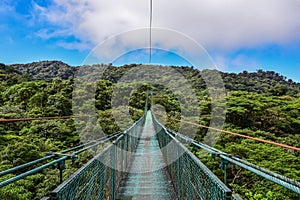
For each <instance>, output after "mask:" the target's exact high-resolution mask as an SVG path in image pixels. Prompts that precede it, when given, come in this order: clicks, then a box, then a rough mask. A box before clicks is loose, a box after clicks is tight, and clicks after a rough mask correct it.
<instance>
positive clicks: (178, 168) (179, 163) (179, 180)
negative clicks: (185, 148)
mask: <svg viewBox="0 0 300 200" xmlns="http://www.w3.org/2000/svg"><path fill="white" fill-rule="evenodd" d="M177 158H178V159H177V161H176V165H177V180H176V181H177V188H176V189H177V194H178V199H183V196H182V189H181V156H180V155H179V152H178V148H177Z"/></svg>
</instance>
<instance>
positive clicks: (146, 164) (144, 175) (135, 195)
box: [117, 112, 176, 200]
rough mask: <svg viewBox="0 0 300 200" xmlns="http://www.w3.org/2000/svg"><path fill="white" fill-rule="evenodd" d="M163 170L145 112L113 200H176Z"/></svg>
mask: <svg viewBox="0 0 300 200" xmlns="http://www.w3.org/2000/svg"><path fill="white" fill-rule="evenodd" d="M166 166H167V165H166V163H165V160H164V158H163V155H162V152H161V150H160V147H159V144H158V141H157V138H156V136H155V130H154V126H153V121H152V116H151V113H150V112H148V113H147V117H146V120H145V124H144V127H143V130H142V133H141V136H140V139H139V142H138V144H137V149H136V152H135V154H134V156H133V158H132V162H131V164H130V166H129V169H128V172H126V173H124V176H123V178H122V179H121V182H120V185H119V188H118V194H117V199H151V200H155V199H157V200H163V199H176V194H175V190H174V187H173V184H172V181H171V179H170V177H169V174H168V172H167V171H166V169H165V167H166Z"/></svg>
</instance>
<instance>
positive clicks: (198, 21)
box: [35, 0, 300, 50]
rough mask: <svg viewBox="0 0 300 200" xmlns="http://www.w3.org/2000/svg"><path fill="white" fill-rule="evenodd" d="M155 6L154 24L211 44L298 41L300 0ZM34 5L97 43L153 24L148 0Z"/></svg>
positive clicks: (194, 0)
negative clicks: (46, 5) (47, 5)
mask: <svg viewBox="0 0 300 200" xmlns="http://www.w3.org/2000/svg"><path fill="white" fill-rule="evenodd" d="M153 8H154V10H153V11H154V19H153V25H154V26H156V27H162V28H168V29H174V30H177V31H180V32H182V33H185V34H187V35H189V36H191V37H192V38H194V39H195V40H196V41H197V42H199V43H200V44H203V45H204V46H205V47H207V48H208V49H221V50H235V49H239V48H247V47H255V46H257V45H264V44H267V43H277V44H285V43H289V42H293V41H294V40H299V35H300V20H299V19H300V12H299V9H300V1H299V0H263V1H262V0H251V1H249V0H221V1H220V0H185V1H178V0H157V1H155V0H154V1H153ZM35 9H36V10H38V11H39V12H38V13H39V17H40V19H42V20H44V21H47V22H48V23H50V24H53V25H55V26H58V27H60V30H59V31H60V32H64V33H65V34H66V35H73V36H75V37H76V38H78V39H80V40H81V41H89V42H92V43H93V44H95V45H96V44H98V43H100V42H102V41H103V40H105V39H107V38H108V37H110V36H112V35H115V34H118V33H120V32H123V31H129V30H132V29H137V28H143V27H147V26H148V25H149V0H144V1H142V0H138V1H137V0H109V1H108V0H54V4H53V5H51V6H50V7H48V8H47V9H46V8H42V7H40V6H37V5H36V7H35ZM45 33H47V31H46V32H45Z"/></svg>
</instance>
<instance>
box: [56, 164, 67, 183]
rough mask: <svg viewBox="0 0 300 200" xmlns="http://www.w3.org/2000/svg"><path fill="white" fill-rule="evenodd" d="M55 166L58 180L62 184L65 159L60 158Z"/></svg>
mask: <svg viewBox="0 0 300 200" xmlns="http://www.w3.org/2000/svg"><path fill="white" fill-rule="evenodd" d="M57 168H58V169H59V182H60V184H62V182H63V170H64V169H66V164H65V160H62V161H60V162H58V163H57Z"/></svg>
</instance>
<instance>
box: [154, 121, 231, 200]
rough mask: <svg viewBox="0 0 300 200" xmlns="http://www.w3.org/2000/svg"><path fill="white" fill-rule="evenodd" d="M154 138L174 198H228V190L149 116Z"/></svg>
mask: <svg viewBox="0 0 300 200" xmlns="http://www.w3.org/2000/svg"><path fill="white" fill-rule="evenodd" d="M153 119H154V127H155V129H156V132H157V135H156V136H157V138H158V142H159V145H160V148H161V150H162V153H163V155H164V158H165V160H166V163H170V164H169V165H168V166H167V171H168V173H169V175H170V177H171V179H172V181H173V185H174V187H175V190H176V192H177V196H178V199H209V200H226V199H231V198H232V197H231V195H232V192H231V190H230V189H229V188H228V187H227V186H226V185H225V184H224V183H223V182H222V181H220V180H219V179H218V178H217V177H216V176H215V175H214V174H213V173H212V172H211V171H210V170H209V169H208V168H207V167H206V166H205V165H204V164H203V163H202V162H201V161H200V160H199V159H198V158H197V157H196V156H195V155H193V154H192V153H191V152H190V151H189V150H188V149H187V148H186V147H185V146H184V145H183V144H181V143H180V142H179V141H178V140H177V139H176V138H174V137H173V136H172V135H170V134H169V133H168V131H167V129H166V128H165V127H164V126H162V125H161V124H160V123H159V122H158V121H157V120H156V119H155V117H154V116H153Z"/></svg>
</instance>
